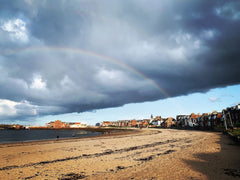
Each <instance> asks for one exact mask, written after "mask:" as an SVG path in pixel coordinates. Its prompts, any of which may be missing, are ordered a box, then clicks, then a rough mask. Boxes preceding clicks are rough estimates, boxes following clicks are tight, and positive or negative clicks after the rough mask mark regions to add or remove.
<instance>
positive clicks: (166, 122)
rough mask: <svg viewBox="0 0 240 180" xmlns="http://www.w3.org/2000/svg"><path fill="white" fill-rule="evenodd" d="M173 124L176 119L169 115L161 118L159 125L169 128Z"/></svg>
mask: <svg viewBox="0 0 240 180" xmlns="http://www.w3.org/2000/svg"><path fill="white" fill-rule="evenodd" d="M175 124H176V120H175V119H174V118H172V117H169V118H167V119H164V120H163V122H162V123H161V127H164V128H170V127H172V126H175Z"/></svg>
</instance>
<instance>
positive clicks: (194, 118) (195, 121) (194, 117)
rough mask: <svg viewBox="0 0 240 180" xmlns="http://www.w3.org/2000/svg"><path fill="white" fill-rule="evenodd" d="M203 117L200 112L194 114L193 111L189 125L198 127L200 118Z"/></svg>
mask: <svg viewBox="0 0 240 180" xmlns="http://www.w3.org/2000/svg"><path fill="white" fill-rule="evenodd" d="M200 118H201V115H200V114H199V113H198V114H194V113H192V114H191V116H190V119H189V121H188V126H190V127H196V126H198V125H199V123H198V122H199V119H200Z"/></svg>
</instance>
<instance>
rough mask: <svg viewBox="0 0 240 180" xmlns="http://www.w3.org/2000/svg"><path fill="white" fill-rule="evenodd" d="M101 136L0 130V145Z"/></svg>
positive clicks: (47, 131)
mask: <svg viewBox="0 0 240 180" xmlns="http://www.w3.org/2000/svg"><path fill="white" fill-rule="evenodd" d="M100 134H102V133H101V132H91V131H80V130H6V129H0V143H9V142H22V141H36V140H46V139H57V137H59V139H64V138H72V137H88V136H96V135H100Z"/></svg>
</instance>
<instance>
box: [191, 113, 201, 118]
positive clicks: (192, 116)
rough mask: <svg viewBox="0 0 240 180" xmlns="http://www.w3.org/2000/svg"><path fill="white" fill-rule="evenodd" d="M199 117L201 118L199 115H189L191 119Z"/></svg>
mask: <svg viewBox="0 0 240 180" xmlns="http://www.w3.org/2000/svg"><path fill="white" fill-rule="evenodd" d="M199 117H201V115H196V114H192V115H191V118H199Z"/></svg>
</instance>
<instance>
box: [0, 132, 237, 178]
mask: <svg viewBox="0 0 240 180" xmlns="http://www.w3.org/2000/svg"><path fill="white" fill-rule="evenodd" d="M0 159H1V161H0V179H240V146H239V145H235V144H234V143H233V141H232V140H231V139H229V138H228V137H227V136H225V135H222V134H221V133H215V132H202V131H189V130H171V129H143V130H141V132H135V134H133V133H131V134H129V133H127V134H126V133H124V134H115V135H107V136H101V137H91V138H84V139H70V140H59V141H42V142H31V143H18V144H2V145H0Z"/></svg>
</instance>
